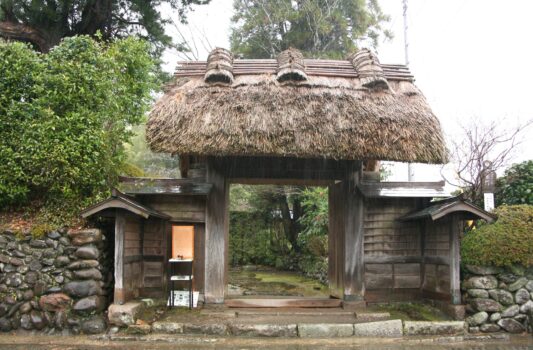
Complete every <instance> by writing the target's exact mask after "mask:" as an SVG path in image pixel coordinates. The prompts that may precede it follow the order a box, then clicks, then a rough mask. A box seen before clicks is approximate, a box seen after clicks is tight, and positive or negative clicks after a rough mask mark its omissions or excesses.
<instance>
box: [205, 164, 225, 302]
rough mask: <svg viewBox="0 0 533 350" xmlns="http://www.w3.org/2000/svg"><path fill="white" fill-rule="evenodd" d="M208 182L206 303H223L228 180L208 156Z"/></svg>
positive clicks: (219, 167) (218, 165)
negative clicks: (210, 186)
mask: <svg viewBox="0 0 533 350" xmlns="http://www.w3.org/2000/svg"><path fill="white" fill-rule="evenodd" d="M206 175H207V182H208V183H211V184H212V185H213V187H212V190H211V192H210V194H209V195H208V197H207V205H206V221H205V281H204V298H205V302H206V303H210V304H215V303H217V304H218V303H223V302H224V292H225V289H226V274H227V273H226V272H227V262H228V261H227V260H228V236H229V233H228V230H229V211H228V210H229V209H228V204H229V183H228V181H227V178H226V175H225V174H224V173H223V171H222V169H221V165H220V164H217V162H216V160H215V159H213V158H209V159H208V161H207V174H206Z"/></svg>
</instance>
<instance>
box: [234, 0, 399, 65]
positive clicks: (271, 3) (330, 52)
mask: <svg viewBox="0 0 533 350" xmlns="http://www.w3.org/2000/svg"><path fill="white" fill-rule="evenodd" d="M234 8H235V15H234V16H233V18H232V22H233V28H232V33H231V47H232V51H233V52H235V53H237V54H241V55H242V56H244V57H246V58H273V57H276V55H277V54H278V53H279V52H281V51H283V50H285V49H287V48H289V47H291V46H292V47H294V48H297V49H299V50H301V51H302V52H303V53H304V55H306V56H307V57H321V58H343V57H345V56H346V54H347V53H350V52H351V51H353V50H354V49H355V48H356V47H357V43H359V42H362V41H365V42H370V43H371V44H372V45H373V46H374V47H375V46H377V43H378V40H379V39H380V37H382V36H383V37H385V38H391V37H392V34H391V33H390V32H389V31H387V30H385V29H384V28H383V24H385V23H386V22H388V21H389V17H388V16H387V15H385V14H384V13H383V12H382V10H381V8H380V6H379V4H378V1H377V0H317V1H310V0H298V1H290V0H235V1H234Z"/></svg>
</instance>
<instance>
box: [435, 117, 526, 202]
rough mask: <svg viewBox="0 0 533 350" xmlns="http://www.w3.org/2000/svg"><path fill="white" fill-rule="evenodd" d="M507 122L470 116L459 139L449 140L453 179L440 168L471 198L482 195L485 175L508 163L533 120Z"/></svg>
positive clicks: (452, 183) (451, 182) (448, 180)
mask: <svg viewBox="0 0 533 350" xmlns="http://www.w3.org/2000/svg"><path fill="white" fill-rule="evenodd" d="M506 124H508V121H506V120H505V119H504V120H500V121H499V122H494V121H493V122H490V123H486V122H483V121H481V120H479V119H473V120H472V121H471V122H470V123H468V124H463V125H461V133H460V134H459V135H456V136H458V138H452V139H451V140H450V146H451V147H450V149H451V158H452V161H453V164H454V166H455V175H456V180H453V179H449V178H448V177H446V176H445V174H444V172H443V171H442V169H441V174H442V175H443V177H444V179H445V180H446V182H448V183H449V184H451V185H453V186H458V187H462V188H463V189H465V190H466V192H467V193H468V195H469V197H470V199H471V200H472V201H478V200H479V199H480V198H481V196H482V190H483V180H484V178H485V176H486V175H487V174H488V173H489V172H497V171H498V170H501V169H503V168H505V167H506V166H507V165H508V163H509V161H510V160H511V159H512V158H513V156H514V151H516V149H517V147H518V146H519V145H520V144H521V143H522V142H523V141H524V139H523V136H524V134H525V131H526V129H527V128H528V127H529V126H531V125H532V124H533V119H532V120H529V121H526V122H525V123H519V124H516V125H515V126H514V127H511V128H505V127H504V126H503V125H506Z"/></svg>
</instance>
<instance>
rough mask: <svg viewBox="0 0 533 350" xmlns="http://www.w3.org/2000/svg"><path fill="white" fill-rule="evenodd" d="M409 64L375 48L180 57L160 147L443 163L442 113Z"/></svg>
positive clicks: (151, 124)
mask: <svg viewBox="0 0 533 350" xmlns="http://www.w3.org/2000/svg"><path fill="white" fill-rule="evenodd" d="M413 80H414V79H413V76H412V75H411V74H410V73H409V71H408V69H407V68H406V67H405V66H400V65H381V64H380V63H379V61H378V59H377V57H376V56H375V55H374V54H373V53H372V52H370V51H368V50H361V51H359V52H357V53H356V54H354V55H351V56H350V57H349V58H348V59H347V60H316V59H304V58H303V57H302V56H301V53H299V52H298V51H297V50H294V49H290V50H288V51H286V52H283V53H281V54H280V56H279V57H278V59H277V60H275V59H260V60H259V59H257V60H243V59H234V58H233V55H232V54H231V53H230V52H228V51H226V50H223V49H216V50H214V51H213V52H212V54H211V55H210V57H209V60H208V62H200V61H199V62H182V63H180V65H179V67H178V70H177V72H176V81H175V83H174V84H173V85H172V86H171V87H169V89H168V91H167V93H166V94H165V95H164V96H163V97H162V98H161V99H160V100H159V101H158V102H157V103H156V105H155V107H154V108H153V110H152V112H151V114H150V119H149V121H148V125H147V139H148V142H149V144H150V146H151V148H152V149H153V150H154V151H158V152H170V153H173V154H180V155H201V156H209V155H216V156H281V157H297V158H330V159H344V160H355V159H359V160H366V159H378V160H395V161H409V162H422V163H443V162H445V161H446V149H445V145H444V140H443V135H442V130H441V127H440V124H439V121H438V119H437V118H436V117H435V115H434V114H433V112H432V111H431V109H430V107H429V106H428V104H427V102H426V100H425V98H424V96H423V95H422V93H421V92H420V90H418V88H417V87H416V86H415V85H414V83H413Z"/></svg>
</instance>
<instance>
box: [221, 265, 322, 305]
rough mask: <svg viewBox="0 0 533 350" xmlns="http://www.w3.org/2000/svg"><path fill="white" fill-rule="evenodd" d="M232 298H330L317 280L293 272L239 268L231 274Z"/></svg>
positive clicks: (230, 287)
mask: <svg viewBox="0 0 533 350" xmlns="http://www.w3.org/2000/svg"><path fill="white" fill-rule="evenodd" d="M228 284H229V291H230V295H231V296H242V295H271V296H287V297H314V298H322V297H324V298H328V297H329V294H328V288H327V286H325V285H323V284H322V283H320V282H319V281H317V280H314V279H311V278H308V277H305V276H303V275H302V274H300V273H297V272H292V271H276V270H273V269H269V268H256V267H254V268H253V270H250V268H237V269H231V270H230V272H229V279H228Z"/></svg>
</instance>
